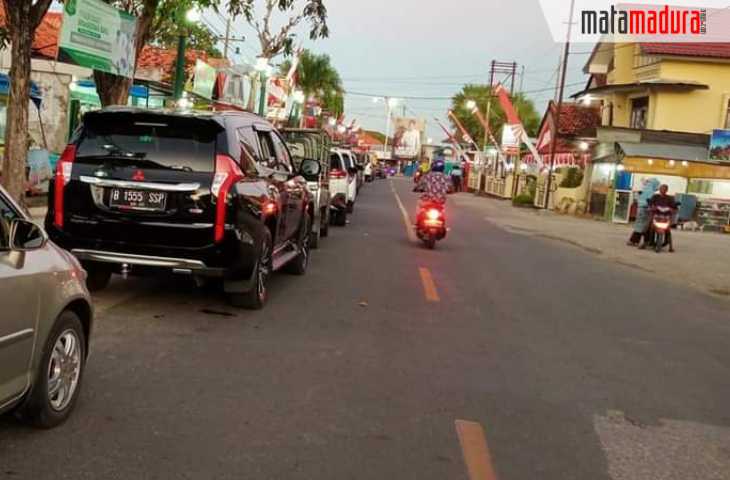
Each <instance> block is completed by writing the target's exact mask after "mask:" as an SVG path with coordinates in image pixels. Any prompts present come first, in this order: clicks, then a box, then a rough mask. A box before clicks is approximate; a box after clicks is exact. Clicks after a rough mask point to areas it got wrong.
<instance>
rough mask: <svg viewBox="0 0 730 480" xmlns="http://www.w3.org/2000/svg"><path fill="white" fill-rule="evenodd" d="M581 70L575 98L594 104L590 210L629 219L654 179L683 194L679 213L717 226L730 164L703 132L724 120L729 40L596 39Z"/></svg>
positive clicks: (726, 206) (729, 195)
mask: <svg viewBox="0 0 730 480" xmlns="http://www.w3.org/2000/svg"><path fill="white" fill-rule="evenodd" d="M585 71H586V73H588V74H590V80H589V82H588V85H587V87H586V89H585V90H584V91H582V92H580V93H579V94H577V95H575V97H577V98H578V100H579V101H581V102H583V103H586V104H591V105H598V106H600V109H601V126H600V127H599V128H598V129H597V141H598V143H597V144H596V146H595V147H594V148H593V149H592V151H591V157H592V162H591V166H590V168H589V169H588V170H589V171H590V184H589V185H590V186H589V193H588V197H589V204H590V207H589V208H590V212H591V213H593V214H595V215H598V216H603V217H605V218H607V219H609V220H612V221H615V222H629V221H631V220H632V219H633V217H634V215H635V213H634V212H635V210H636V203H637V202H636V199H637V194H638V192H639V191H640V190H641V189H642V188H643V185H644V182H645V180H649V179H656V180H658V181H659V182H660V183H664V184H667V185H668V186H669V188H670V193H672V194H674V195H675V196H678V197H680V198H681V199H682V202H683V205H682V212H681V213H680V217H682V218H680V220H685V221H688V220H696V221H697V222H698V223H700V224H702V225H704V226H706V227H707V228H708V229H718V230H719V229H722V228H724V225H723V222H724V221H725V220H730V219H726V218H724V217H725V216H726V215H725V214H726V212H730V184H729V183H728V180H730V163H728V162H723V161H717V160H712V159H710V156H709V145H710V136H709V135H708V133H710V132H712V131H713V130H714V129H725V128H728V127H730V118H729V115H728V112H729V111H730V44H708V43H686V44H678V43H651V42H636V43H618V44H609V43H598V44H597V45H596V47H595V49H594V51H593V53H592V55H591V57H590V58H589V60H588V63H587V64H586V67H585ZM587 173H588V172H587ZM725 225H727V223H725Z"/></svg>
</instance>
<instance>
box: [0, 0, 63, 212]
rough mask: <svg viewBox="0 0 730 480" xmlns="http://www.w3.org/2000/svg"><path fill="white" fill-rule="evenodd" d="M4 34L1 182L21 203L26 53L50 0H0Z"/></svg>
mask: <svg viewBox="0 0 730 480" xmlns="http://www.w3.org/2000/svg"><path fill="white" fill-rule="evenodd" d="M3 4H4V7H5V35H4V38H6V39H7V40H8V41H9V42H10V47H11V48H12V52H13V55H12V59H11V61H10V95H9V99H8V106H7V122H6V126H5V153H4V155H3V157H4V158H3V174H2V181H3V185H4V186H5V188H6V189H7V191H8V193H9V194H10V196H11V197H12V198H14V199H15V200H18V201H19V202H20V203H21V204H22V203H24V193H25V164H26V161H27V157H28V103H29V100H30V66H31V65H30V54H31V48H32V46H33V37H34V32H35V30H36V29H37V28H38V25H39V24H40V22H41V20H42V19H43V17H44V15H45V14H46V12H47V11H48V7H50V6H51V0H35V1H33V0H3Z"/></svg>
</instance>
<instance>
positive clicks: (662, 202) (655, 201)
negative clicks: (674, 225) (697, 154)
mask: <svg viewBox="0 0 730 480" xmlns="http://www.w3.org/2000/svg"><path fill="white" fill-rule="evenodd" d="M668 191H669V186H668V185H662V186H660V187H659V193H655V194H654V195H653V196H652V197H651V198H650V199H649V201H648V202H647V205H648V210H649V211H653V209H655V208H659V207H666V208H670V209H672V211H674V210H676V209H677V203H676V202H675V201H674V197H673V196H671V195H667V192H668ZM651 217H653V215H650V218H649V227H648V228H649V229H648V231H647V235H645V236H644V243H643V244H642V245H641V246H640V247H639V248H640V249H642V250H643V249H645V248H646V245H647V244H653V243H654V231H653V229H652V218H651ZM665 245H669V251H670V252H672V253H674V242H673V241H672V230H671V228H670V229H669V230H667V234H666V237H665V238H664V246H665Z"/></svg>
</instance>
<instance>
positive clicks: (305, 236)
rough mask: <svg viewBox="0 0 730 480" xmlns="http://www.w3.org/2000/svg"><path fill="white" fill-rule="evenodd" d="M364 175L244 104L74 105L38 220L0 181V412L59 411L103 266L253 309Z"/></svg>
mask: <svg viewBox="0 0 730 480" xmlns="http://www.w3.org/2000/svg"><path fill="white" fill-rule="evenodd" d="M374 176H375V170H374V169H373V165H372V159H371V158H370V157H369V156H367V155H363V154H355V153H353V152H352V151H351V150H350V149H347V148H343V147H341V146H339V147H336V146H332V145H331V141H330V138H329V136H328V135H327V134H326V133H324V132H322V131H318V130H301V129H289V130H287V129H283V130H282V131H279V130H277V129H276V128H274V126H272V125H271V124H270V123H268V122H267V121H266V120H264V119H262V118H261V117H258V116H255V115H251V114H247V113H240V112H179V111H173V110H145V109H137V108H130V107H111V108H106V109H102V110H98V111H94V112H89V113H87V114H86V115H85V116H84V121H83V123H82V125H81V127H80V128H79V129H78V130H77V131H76V132H75V133H74V135H73V137H72V138H71V140H70V142H69V145H68V146H67V147H66V149H65V150H64V152H63V154H62V155H61V158H60V159H59V161H58V164H57V166H56V172H55V175H54V178H53V179H52V181H51V184H50V188H49V194H48V203H49V205H48V213H47V215H46V218H45V230H44V229H41V228H40V227H39V226H37V225H35V224H33V223H32V222H31V221H30V220H29V219H28V218H27V217H26V216H25V214H24V213H23V212H22V211H21V209H20V208H19V207H18V205H16V204H15V203H14V202H13V201H12V200H11V199H9V197H8V196H7V194H6V193H5V192H4V191H3V190H2V189H1V188H0V303H1V304H2V305H3V314H2V319H1V320H0V413H4V412H6V411H8V410H11V409H15V410H16V411H18V412H19V414H20V415H21V416H22V417H24V418H26V419H28V420H29V421H30V422H32V423H35V424H37V425H40V426H44V427H52V426H55V425H57V424H59V423H61V422H62V421H63V420H64V419H65V418H66V417H67V416H68V415H69V413H70V411H71V409H72V408H73V405H74V403H75V401H76V398H77V395H78V391H79V386H80V384H81V379H82V377H83V369H84V365H85V362H86V358H87V356H88V352H89V341H90V338H91V333H92V330H93V328H92V325H93V308H92V303H91V296H90V293H89V292H90V291H95V290H100V289H102V288H104V287H105V286H106V285H107V284H108V283H109V281H110V279H111V276H112V275H113V274H121V275H123V276H124V277H126V276H128V275H137V274H140V275H146V274H159V273H172V274H179V275H188V276H190V277H192V278H193V279H194V280H195V281H196V283H199V284H202V283H204V282H207V281H210V280H216V281H218V282H220V283H221V284H222V285H223V289H224V291H225V293H226V294H227V297H228V299H229V300H230V303H232V304H233V305H236V306H242V307H247V308H251V309H260V308H263V306H264V305H265V304H266V301H267V299H268V297H269V279H270V277H271V275H272V273H273V272H275V271H278V270H286V271H288V272H291V273H293V274H295V275H303V274H304V273H305V272H306V270H307V267H308V264H309V257H310V249H311V248H317V247H318V246H319V245H320V243H321V238H322V237H326V236H327V235H328V232H329V226H330V224H333V225H343V226H344V225H346V224H347V215H348V214H351V213H352V212H353V210H354V208H355V203H356V200H357V193H358V190H359V189H360V188H361V187H362V185H363V184H364V183H365V182H367V181H370V180H372V178H373V177H374ZM49 240H50V241H49Z"/></svg>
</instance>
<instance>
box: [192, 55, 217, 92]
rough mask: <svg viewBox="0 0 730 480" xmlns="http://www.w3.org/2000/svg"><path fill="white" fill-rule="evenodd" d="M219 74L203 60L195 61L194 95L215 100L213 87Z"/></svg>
mask: <svg viewBox="0 0 730 480" xmlns="http://www.w3.org/2000/svg"><path fill="white" fill-rule="evenodd" d="M217 74H218V72H217V71H216V69H215V67H211V66H210V65H208V64H207V63H205V62H204V61H202V60H196V61H195V80H194V83H193V93H194V94H196V95H199V96H201V97H203V98H207V99H208V100H210V99H212V98H213V87H214V86H215V79H216V76H217Z"/></svg>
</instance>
